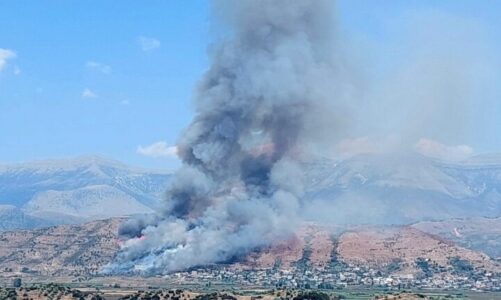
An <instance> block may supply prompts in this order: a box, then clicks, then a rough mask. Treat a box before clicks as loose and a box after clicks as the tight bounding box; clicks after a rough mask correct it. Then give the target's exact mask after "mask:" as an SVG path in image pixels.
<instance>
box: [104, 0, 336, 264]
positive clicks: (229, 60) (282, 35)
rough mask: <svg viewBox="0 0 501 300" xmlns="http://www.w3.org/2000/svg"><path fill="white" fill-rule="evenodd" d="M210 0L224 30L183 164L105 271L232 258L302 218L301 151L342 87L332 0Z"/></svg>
mask: <svg viewBox="0 0 501 300" xmlns="http://www.w3.org/2000/svg"><path fill="white" fill-rule="evenodd" d="M214 8H215V10H216V11H217V12H218V16H219V17H220V20H222V22H223V24H225V26H226V27H225V28H226V29H227V32H226V35H225V38H224V39H223V41H222V42H220V43H218V44H217V45H216V47H215V50H214V51H213V53H212V57H211V59H212V64H211V67H210V69H209V70H208V71H207V73H206V75H205V76H204V78H203V80H202V81H201V83H200V86H199V88H198V92H197V97H196V116H195V119H194V120H193V122H192V123H191V124H190V126H189V127H188V128H187V130H186V131H185V132H184V133H183V134H182V136H181V139H180V141H179V143H178V155H179V157H180V158H181V159H182V160H183V167H182V168H181V169H180V170H179V171H178V172H177V174H176V176H175V179H174V182H173V184H172V186H171V187H170V189H169V191H168V193H167V197H166V203H165V208H164V210H163V211H162V212H161V214H159V215H158V216H157V217H152V218H149V219H142V220H133V221H131V222H129V223H127V224H125V225H124V226H123V227H122V229H121V233H122V234H124V235H128V236H129V237H131V238H130V239H129V240H128V241H127V242H125V244H124V246H123V247H122V250H121V252H120V253H119V255H118V257H117V258H116V261H115V262H114V263H113V264H111V265H109V266H107V268H106V270H105V271H107V272H140V273H143V274H153V273H155V274H158V273H168V272H171V271H175V270H181V269H186V268H189V267H193V266H197V265H205V264H210V263H216V262H221V261H228V260H231V259H234V258H238V257H240V256H242V255H244V254H246V253H248V252H249V251H251V250H253V249H256V248H259V247H264V246H267V245H269V244H271V243H272V242H273V241H275V240H277V239H283V238H287V237H289V236H290V235H291V234H293V232H294V230H295V228H296V224H297V223H298V221H299V218H298V210H299V208H300V206H301V203H300V202H301V201H300V199H301V196H302V193H303V190H302V181H301V170H300V167H299V164H298V163H297V158H298V156H300V155H301V153H302V152H303V151H304V149H305V148H306V143H307V142H309V141H308V139H309V138H308V137H311V136H312V134H311V133H312V132H311V131H312V130H314V129H315V128H318V127H316V125H314V124H315V122H317V121H318V122H319V123H322V122H324V121H325V120H315V119H318V117H319V116H321V114H320V113H319V112H323V113H324V115H327V114H326V111H327V108H328V107H331V106H330V105H329V102H331V101H330V100H331V99H333V98H334V94H335V93H336V91H337V90H339V89H341V85H342V84H340V83H338V82H336V81H335V80H334V78H335V74H336V70H337V69H338V66H337V65H336V52H335V51H334V47H333V46H334V44H335V41H334V40H333V32H332V30H333V28H334V22H333V21H334V20H333V16H332V14H333V11H334V8H333V1H331V0H314V1H312V0H295V1H288V0H239V1H230V0H218V1H214ZM315 116H316V117H315ZM329 116H330V117H331V118H332V115H329ZM314 121H315V122H314ZM306 125H308V126H306Z"/></svg>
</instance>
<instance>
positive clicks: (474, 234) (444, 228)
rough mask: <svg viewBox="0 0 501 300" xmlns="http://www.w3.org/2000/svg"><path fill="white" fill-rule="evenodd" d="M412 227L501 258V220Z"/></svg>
mask: <svg viewBox="0 0 501 300" xmlns="http://www.w3.org/2000/svg"><path fill="white" fill-rule="evenodd" d="M412 227H414V228H417V229H419V230H421V231H424V232H428V233H431V234H435V235H438V236H441V237H443V238H446V239H448V240H451V241H454V242H455V243H457V244H459V245H461V246H463V247H466V248H470V249H474V250H477V251H482V252H484V253H486V254H488V255H490V256H491V257H497V258H501V218H493V219H489V218H473V219H452V220H444V221H434V222H419V223H416V224H414V225H412Z"/></svg>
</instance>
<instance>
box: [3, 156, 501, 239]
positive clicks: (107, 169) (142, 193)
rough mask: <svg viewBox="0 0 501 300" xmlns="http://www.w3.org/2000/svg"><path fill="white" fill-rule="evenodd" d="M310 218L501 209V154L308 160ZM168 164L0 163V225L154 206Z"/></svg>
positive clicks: (493, 212) (415, 218) (467, 214)
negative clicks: (158, 168)
mask: <svg viewBox="0 0 501 300" xmlns="http://www.w3.org/2000/svg"><path fill="white" fill-rule="evenodd" d="M302 167H303V170H304V172H303V179H304V196H303V199H302V201H303V202H304V203H308V205H306V206H305V207H304V209H303V210H302V213H303V214H304V219H305V220H306V221H314V222H319V223H337V224H386V225H388V224H412V223H415V222H420V221H441V220H448V219H454V218H473V217H499V216H501V155H482V156H477V157H473V158H470V159H468V160H466V161H463V162H455V163H453V162H445V161H440V160H437V159H433V158H429V157H425V156H421V155H417V154H415V153H407V154H393V155H389V154H386V155H382V154H378V155H375V154H372V155H359V156H355V157H352V158H349V159H345V160H340V161H335V160H331V159H318V158H316V159H311V160H310V161H306V162H303V163H302ZM172 176H173V175H172V174H171V173H170V172H167V171H156V170H146V169H141V168H134V167H129V166H127V165H125V164H122V163H120V162H117V161H113V160H109V159H104V158H100V157H97V156H88V157H80V158H76V159H66V160H47V161H36V162H30V163H22V164H10V165H0V201H2V202H0V204H2V205H12V206H14V208H15V209H13V208H12V207H11V209H9V210H5V209H4V210H0V222H1V224H0V229H2V230H5V229H15V228H34V227H40V226H46V225H47V224H63V223H65V224H71V223H78V222H83V221H89V220H95V219H102V218H108V217H115V216H124V215H134V214H144V213H152V212H153V211H155V210H156V209H157V208H158V207H159V205H160V203H161V201H163V197H164V191H165V190H166V189H167V187H168V186H169V183H170V181H171V180H172Z"/></svg>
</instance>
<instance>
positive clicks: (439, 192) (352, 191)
mask: <svg viewBox="0 0 501 300" xmlns="http://www.w3.org/2000/svg"><path fill="white" fill-rule="evenodd" d="M483 161H484V160H483V159H482V158H480V157H478V158H475V160H471V161H468V162H463V163H445V162H441V161H437V160H433V159H431V158H427V157H423V156H419V155H393V156H386V155H361V156H357V157H353V158H351V159H347V160H344V161H341V162H333V161H328V160H321V161H316V162H313V163H307V164H305V169H306V173H305V178H306V179H307V180H308V185H307V187H306V196H305V197H306V198H307V199H309V200H312V201H313V205H311V206H309V207H308V208H307V210H306V211H305V213H306V214H307V215H308V216H309V217H310V218H312V219H317V220H328V221H334V222H339V223H345V222H347V223H379V224H381V223H382V224H388V223H410V222H415V221H421V220H441V219H448V218H457V217H475V216H489V217H494V216H499V215H501V194H500V193H499V191H501V163H500V164H494V163H492V159H491V160H490V162H489V163H485V162H483Z"/></svg>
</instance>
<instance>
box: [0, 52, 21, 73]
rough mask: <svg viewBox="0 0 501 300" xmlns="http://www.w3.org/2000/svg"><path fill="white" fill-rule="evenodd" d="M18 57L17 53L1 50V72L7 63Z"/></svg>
mask: <svg viewBox="0 0 501 300" xmlns="http://www.w3.org/2000/svg"><path fill="white" fill-rule="evenodd" d="M16 56H17V55H16V52H14V51H12V50H9V49H3V48H0V72H1V71H2V70H3V68H5V66H6V65H7V61H9V60H11V59H14V58H16Z"/></svg>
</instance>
